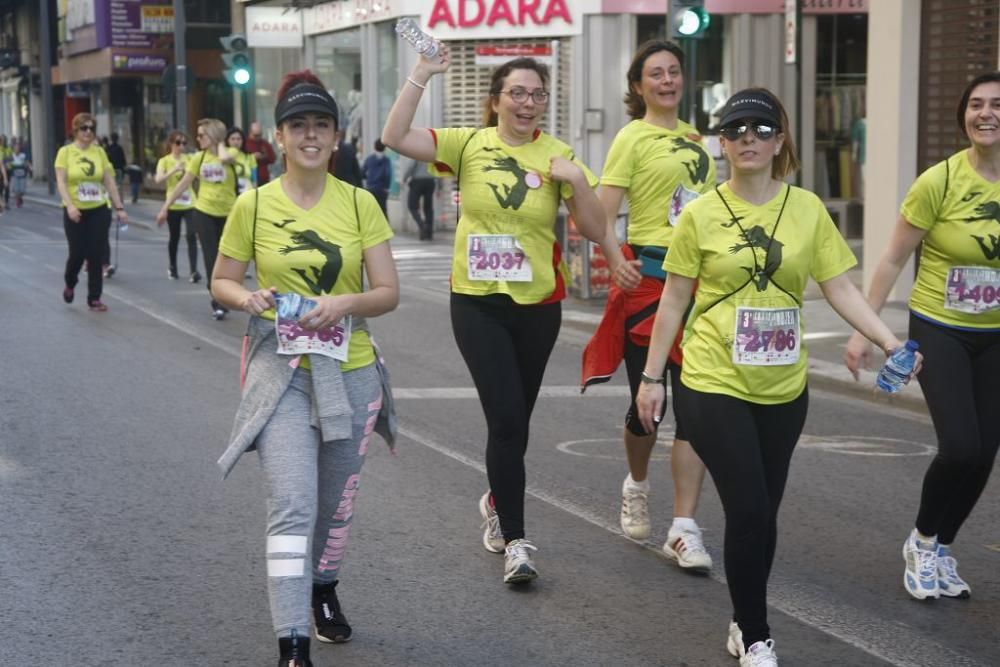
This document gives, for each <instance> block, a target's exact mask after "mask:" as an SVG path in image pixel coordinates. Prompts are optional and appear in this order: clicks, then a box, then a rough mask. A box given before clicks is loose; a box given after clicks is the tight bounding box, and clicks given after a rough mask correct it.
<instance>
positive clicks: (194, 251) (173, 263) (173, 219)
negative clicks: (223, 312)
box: [155, 130, 201, 283]
mask: <svg viewBox="0 0 1000 667" xmlns="http://www.w3.org/2000/svg"><path fill="white" fill-rule="evenodd" d="M187 143H188V140H187V136H186V135H185V134H184V133H183V132H181V131H180V130H174V131H173V132H171V133H170V136H169V137H167V150H168V151H169V152H168V153H167V154H166V155H164V156H163V157H161V158H160V160H159V161H158V162H157V163H156V178H155V180H156V182H157V183H164V182H165V183H166V184H167V197H169V196H170V194H171V193H172V192H173V191H174V189H175V188H176V187H177V184H178V183H180V182H181V179H182V178H183V177H184V172H185V170H186V169H187V163H188V155H187V152H186V150H187ZM194 200H195V193H194V190H193V189H191V188H188V189H186V190H184V191H183V192H181V193H180V195H179V196H178V197H177V199H176V200H175V201H174V203H173V204H171V205H170V206H169V207H168V209H167V220H166V223H167V228H168V229H169V230H170V238H169V240H168V241H167V259H168V260H169V261H170V265H169V267H168V268H167V277H168V278H170V279H171V280H177V246H178V245H179V244H180V240H181V223H182V222H183V223H184V225H185V231H186V233H185V235H184V237H185V238H186V239H187V253H188V266H189V267H190V269H191V271H190V273H189V276H190V277H189V280H190V281H191V282H192V283H196V282H198V281H199V280H201V274H200V273H198V241H197V234H196V232H195V229H194V223H193V222H192V221H191V211H193V210H194ZM157 222H159V223H160V224H163V222H162V221H159V220H158V221H157Z"/></svg>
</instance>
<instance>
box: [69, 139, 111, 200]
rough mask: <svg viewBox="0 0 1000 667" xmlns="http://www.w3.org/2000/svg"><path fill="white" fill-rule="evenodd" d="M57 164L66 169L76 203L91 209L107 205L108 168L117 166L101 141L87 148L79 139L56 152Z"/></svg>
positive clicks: (72, 197) (71, 196)
mask: <svg viewBox="0 0 1000 667" xmlns="http://www.w3.org/2000/svg"><path fill="white" fill-rule="evenodd" d="M55 166H56V168H57V169H64V170H66V189H67V190H69V198H70V200H71V201H72V202H73V206H75V207H77V208H78V209H80V210H81V211H88V210H90V209H95V208H100V207H101V206H106V205H107V203H108V200H107V193H106V192H105V191H104V172H105V171H108V172H111V173H114V167H112V166H111V161H110V160H109V159H108V154H107V153H105V152H104V149H103V148H101V147H100V146H99V145H98V144H96V143H93V144H90V145H89V146H87V148H86V149H81V148H80V147H79V146H77V145H76V143H71V144H67V145H65V146H63V147H62V148H60V149H59V152H58V153H56V162H55Z"/></svg>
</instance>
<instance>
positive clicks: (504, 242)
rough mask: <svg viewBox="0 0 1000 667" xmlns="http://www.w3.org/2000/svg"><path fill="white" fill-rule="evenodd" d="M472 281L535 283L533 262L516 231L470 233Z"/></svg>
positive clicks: (470, 271)
mask: <svg viewBox="0 0 1000 667" xmlns="http://www.w3.org/2000/svg"><path fill="white" fill-rule="evenodd" d="M468 248H469V280H508V281H511V282H531V276H532V274H531V262H529V261H528V257H527V255H525V254H524V250H522V249H521V246H520V244H518V242H517V239H516V238H514V236H513V235H512V234H470V235H469V242H468Z"/></svg>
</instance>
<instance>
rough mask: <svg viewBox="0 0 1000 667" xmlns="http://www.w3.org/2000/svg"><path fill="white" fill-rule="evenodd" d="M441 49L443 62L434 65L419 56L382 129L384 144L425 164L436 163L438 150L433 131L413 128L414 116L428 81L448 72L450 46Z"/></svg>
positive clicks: (443, 46) (443, 45) (442, 46)
mask: <svg viewBox="0 0 1000 667" xmlns="http://www.w3.org/2000/svg"><path fill="white" fill-rule="evenodd" d="M441 49H442V50H441V57H442V60H441V62H440V63H435V62H431V61H430V60H428V59H427V58H425V57H423V56H420V59H419V60H418V61H417V64H416V65H414V66H413V70H412V71H411V72H410V76H408V77H407V78H406V81H404V82H403V88H402V89H401V90H400V91H399V96H397V97H396V101H395V103H393V105H392V109H390V110H389V116H388V117H387V118H386V119H385V127H383V128H382V143H383V144H385V145H386V146H388V147H389V148H391V149H393V150H394V151H396V152H397V153H399V154H400V155H405V156H406V157H408V158H413V159H414V160H420V161H422V162H433V161H434V155H435V153H436V149H437V147H436V146H435V145H434V137H433V136H432V135H431V133H430V132H428V131H427V130H426V129H425V128H414V127H413V116H414V114H415V113H416V111H417V105H418V104H419V103H420V97H421V95H423V92H424V89H425V88H427V82H428V81H430V79H431V77H432V76H434V75H435V74H437V73H439V72H445V71H447V70H448V65H449V64H450V60H449V58H450V52H449V50H448V46H447V45H445V44H442V45H441Z"/></svg>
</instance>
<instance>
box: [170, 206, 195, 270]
mask: <svg viewBox="0 0 1000 667" xmlns="http://www.w3.org/2000/svg"><path fill="white" fill-rule="evenodd" d="M191 213H192V210H191V209H188V210H184V211H167V228H168V229H169V230H170V239H169V240H168V241H167V258H168V259H169V260H170V268H171V269H173V270H174V271H177V246H178V245H180V242H181V221H182V220H183V221H184V222H185V224H186V230H187V233H186V234H185V235H184V238H185V239H187V251H188V265H189V266H190V267H191V273H194V272H195V271H197V270H198V241H197V239H196V232H195V229H194V221H193V220H192V218H191Z"/></svg>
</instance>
